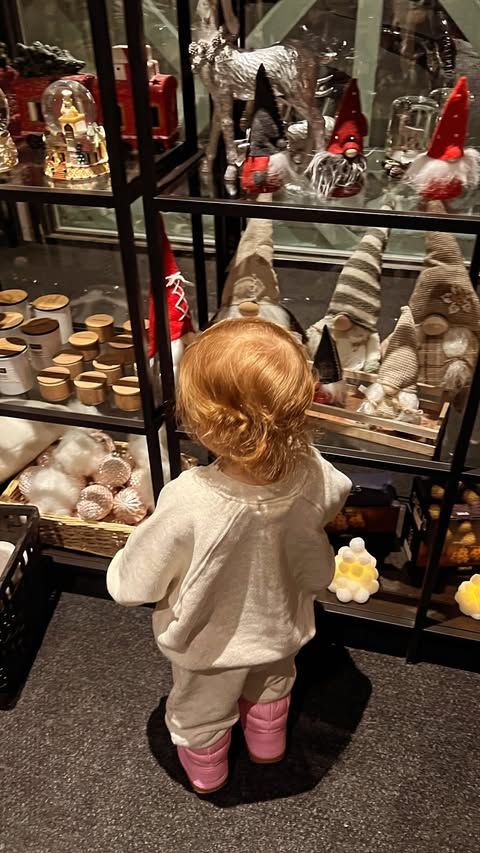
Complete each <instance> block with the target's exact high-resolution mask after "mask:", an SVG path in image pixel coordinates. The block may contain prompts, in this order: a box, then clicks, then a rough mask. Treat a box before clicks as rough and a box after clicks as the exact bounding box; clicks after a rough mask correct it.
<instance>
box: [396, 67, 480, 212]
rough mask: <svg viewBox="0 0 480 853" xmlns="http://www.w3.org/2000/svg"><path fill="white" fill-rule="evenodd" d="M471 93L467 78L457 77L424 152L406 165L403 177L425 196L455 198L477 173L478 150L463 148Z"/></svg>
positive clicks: (472, 185)
mask: <svg viewBox="0 0 480 853" xmlns="http://www.w3.org/2000/svg"><path fill="white" fill-rule="evenodd" d="M469 110H470V94H469V91H468V86H467V78H466V77H460V79H459V80H458V82H457V84H456V86H455V88H454V89H453V91H452V92H451V94H450V95H449V97H448V99H447V101H446V102H445V105H444V107H443V110H442V114H441V116H440V119H439V122H438V124H437V126H436V128H435V131H434V133H433V136H432V140H431V142H430V146H429V148H428V151H427V152H426V154H419V155H418V156H417V157H415V159H414V160H413V162H412V163H411V164H410V166H409V167H408V169H407V171H406V172H405V175H404V179H403V180H404V181H405V183H406V184H408V185H409V186H411V187H413V189H414V190H416V192H417V193H418V194H419V195H420V196H422V198H424V199H426V200H433V199H436V200H442V201H446V200H447V199H451V198H456V197H457V196H459V195H461V193H462V192H464V191H465V190H473V189H475V187H476V186H477V184H478V180H479V177H480V154H479V153H478V151H476V150H475V149H474V148H464V145H465V137H466V135H467V125H468V113H469Z"/></svg>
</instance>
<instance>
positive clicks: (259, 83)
mask: <svg viewBox="0 0 480 853" xmlns="http://www.w3.org/2000/svg"><path fill="white" fill-rule="evenodd" d="M286 149H287V140H286V137H285V133H284V130H283V122H282V120H281V118H280V113H279V111H278V106H277V102H276V99H275V95H274V93H273V89H272V86H271V84H270V80H269V79H268V76H267V72H266V71H265V66H264V65H260V67H259V69H258V72H257V79H256V84H255V101H254V105H253V118H252V127H251V130H250V146H249V152H248V157H247V159H246V160H245V163H244V165H243V169H242V174H241V185H242V189H244V190H245V191H246V192H248V193H253V194H257V193H270V192H272V193H273V192H276V191H277V190H280V189H281V188H282V187H283V185H284V183H285V181H286V179H287V178H288V177H289V176H290V175H292V173H293V172H292V169H291V167H290V163H289V155H288V152H287V150H286Z"/></svg>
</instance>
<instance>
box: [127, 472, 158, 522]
mask: <svg viewBox="0 0 480 853" xmlns="http://www.w3.org/2000/svg"><path fill="white" fill-rule="evenodd" d="M128 485H129V486H132V488H134V489H135V490H136V491H137V492H138V494H139V495H140V498H141V500H142V502H143V503H144V504H145V506H146V507H147V509H148V510H149V511H150V512H151V511H152V510H153V508H154V506H155V499H154V497H153V488H152V478H151V476H150V471H149V470H147V469H146V468H136V469H135V471H132V476H131V477H130V480H129V481H128Z"/></svg>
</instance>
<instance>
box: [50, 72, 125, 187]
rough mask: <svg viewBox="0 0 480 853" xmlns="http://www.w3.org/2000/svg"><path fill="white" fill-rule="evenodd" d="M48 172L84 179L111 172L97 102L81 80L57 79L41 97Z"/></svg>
mask: <svg viewBox="0 0 480 853" xmlns="http://www.w3.org/2000/svg"><path fill="white" fill-rule="evenodd" d="M42 112H43V117H44V119H45V124H46V128H47V132H46V134H45V143H46V149H47V150H46V155H45V174H46V175H47V177H49V178H52V179H53V180H55V181H65V180H67V181H84V180H91V179H92V178H96V177H100V176H103V175H107V174H108V172H109V167H108V157H107V149H106V144H105V131H104V129H103V127H102V126H101V125H99V124H97V123H96V121H95V118H96V113H97V109H96V104H95V100H94V98H93V96H92V94H91V93H90V92H89V90H88V89H87V88H86V87H85V86H83V85H82V83H79V82H78V80H55V82H54V83H51V84H50V86H48V87H47V88H46V89H45V91H44V93H43V96H42Z"/></svg>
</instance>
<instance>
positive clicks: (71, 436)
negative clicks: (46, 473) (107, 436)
mask: <svg viewBox="0 0 480 853" xmlns="http://www.w3.org/2000/svg"><path fill="white" fill-rule="evenodd" d="M105 455H106V451H105V448H104V446H103V445H102V444H100V443H99V442H98V441H95V439H94V438H92V436H91V435H89V434H88V431H86V430H83V429H72V430H68V432H66V433H65V435H64V436H63V437H62V438H61V439H60V441H59V443H58V445H57V447H56V448H55V449H54V451H53V453H52V465H54V466H55V468H61V469H62V470H63V471H65V472H66V473H67V474H72V476H75V477H90V476H92V475H93V474H95V472H96V471H97V469H98V466H99V465H100V462H101V461H102V459H103V458H104V456H105Z"/></svg>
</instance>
